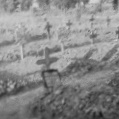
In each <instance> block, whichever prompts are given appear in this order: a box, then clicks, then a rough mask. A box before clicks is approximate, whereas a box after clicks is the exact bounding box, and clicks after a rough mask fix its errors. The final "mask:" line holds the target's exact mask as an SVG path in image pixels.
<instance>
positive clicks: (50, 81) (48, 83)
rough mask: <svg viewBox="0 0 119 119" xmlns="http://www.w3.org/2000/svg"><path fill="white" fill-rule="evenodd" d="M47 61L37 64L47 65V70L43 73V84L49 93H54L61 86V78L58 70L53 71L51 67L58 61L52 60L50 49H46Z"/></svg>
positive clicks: (43, 60)
mask: <svg viewBox="0 0 119 119" xmlns="http://www.w3.org/2000/svg"><path fill="white" fill-rule="evenodd" d="M44 52H45V59H42V60H38V61H37V62H36V64H38V65H41V64H44V65H46V69H45V70H43V71H42V73H41V76H42V78H43V83H44V86H45V88H46V89H47V90H48V91H50V92H51V91H54V90H55V89H56V88H58V87H59V86H60V85H61V76H60V73H59V72H58V70H57V69H51V68H50V65H51V64H52V63H54V62H56V61H57V60H58V58H56V57H52V58H50V56H49V55H50V49H49V48H47V47H46V48H45V51H44Z"/></svg>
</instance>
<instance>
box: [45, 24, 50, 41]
mask: <svg viewBox="0 0 119 119" xmlns="http://www.w3.org/2000/svg"><path fill="white" fill-rule="evenodd" d="M51 28H52V25H51V24H50V23H49V22H47V24H46V26H45V30H46V31H47V35H48V39H49V40H50V37H51V33H50V32H51Z"/></svg>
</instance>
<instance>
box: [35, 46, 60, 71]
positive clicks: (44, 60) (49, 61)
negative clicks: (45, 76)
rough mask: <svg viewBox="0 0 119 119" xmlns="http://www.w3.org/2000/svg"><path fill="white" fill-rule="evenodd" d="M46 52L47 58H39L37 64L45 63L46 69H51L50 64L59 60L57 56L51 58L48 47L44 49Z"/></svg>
mask: <svg viewBox="0 0 119 119" xmlns="http://www.w3.org/2000/svg"><path fill="white" fill-rule="evenodd" d="M44 53H45V59H41V60H38V61H37V62H36V64H38V65H41V64H44V65H45V66H46V69H47V70H48V69H50V65H51V64H52V63H54V62H56V61H57V60H58V58H57V57H52V58H50V49H49V48H48V47H46V48H45V50H44Z"/></svg>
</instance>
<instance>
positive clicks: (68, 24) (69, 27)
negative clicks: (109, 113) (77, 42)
mask: <svg viewBox="0 0 119 119" xmlns="http://www.w3.org/2000/svg"><path fill="white" fill-rule="evenodd" d="M66 25H67V26H68V30H70V29H71V26H72V22H71V21H70V20H69V21H68V22H67V23H66Z"/></svg>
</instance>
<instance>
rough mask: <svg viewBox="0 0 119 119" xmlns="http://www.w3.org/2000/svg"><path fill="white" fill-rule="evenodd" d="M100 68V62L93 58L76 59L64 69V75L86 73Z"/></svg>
mask: <svg viewBox="0 0 119 119" xmlns="http://www.w3.org/2000/svg"><path fill="white" fill-rule="evenodd" d="M98 69H99V62H98V61H96V60H93V59H88V60H85V59H82V60H76V61H74V62H72V63H71V64H69V65H68V66H67V67H66V68H65V69H64V70H63V71H62V74H63V75H71V74H73V73H76V72H80V73H82V74H86V73H89V72H92V71H97V70H98Z"/></svg>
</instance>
